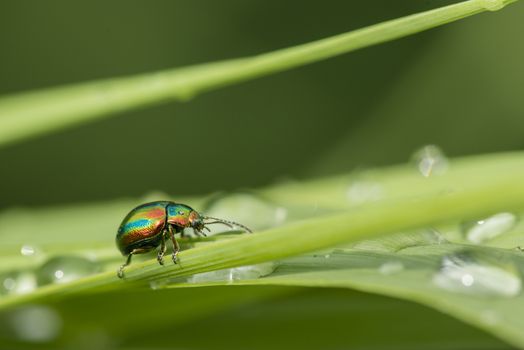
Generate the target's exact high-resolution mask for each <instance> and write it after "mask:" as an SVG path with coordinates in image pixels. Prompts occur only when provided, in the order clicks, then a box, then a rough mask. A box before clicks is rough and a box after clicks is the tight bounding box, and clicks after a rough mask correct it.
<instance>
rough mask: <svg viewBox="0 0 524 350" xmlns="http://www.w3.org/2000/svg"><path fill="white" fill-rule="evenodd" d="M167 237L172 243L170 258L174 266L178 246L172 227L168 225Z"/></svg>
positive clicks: (178, 249)
mask: <svg viewBox="0 0 524 350" xmlns="http://www.w3.org/2000/svg"><path fill="white" fill-rule="evenodd" d="M169 236H170V237H171V242H173V254H172V255H171V256H172V258H173V262H174V263H175V264H176V263H177V262H176V260H177V259H176V258H177V255H178V252H179V251H180V246H179V245H178V242H177V241H176V239H175V232H174V229H173V226H172V225H169Z"/></svg>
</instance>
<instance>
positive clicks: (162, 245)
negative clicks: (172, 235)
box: [156, 230, 167, 265]
mask: <svg viewBox="0 0 524 350" xmlns="http://www.w3.org/2000/svg"><path fill="white" fill-rule="evenodd" d="M166 234H167V231H166V230H164V231H162V242H161V243H160V250H159V251H158V254H157V256H156V260H158V263H159V264H160V265H164V254H166V248H167V247H166Z"/></svg>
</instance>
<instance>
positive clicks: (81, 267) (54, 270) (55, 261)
mask: <svg viewBox="0 0 524 350" xmlns="http://www.w3.org/2000/svg"><path fill="white" fill-rule="evenodd" d="M98 271H100V266H99V265H98V264H97V263H96V262H95V261H93V260H89V259H86V258H83V257H78V256H59V257H54V258H51V259H49V260H48V261H47V262H46V263H44V264H43V265H42V266H41V267H40V268H39V269H38V271H37V281H38V285H46V284H50V283H67V282H71V281H74V280H76V279H79V278H82V277H86V276H89V275H92V274H94V273H97V272H98Z"/></svg>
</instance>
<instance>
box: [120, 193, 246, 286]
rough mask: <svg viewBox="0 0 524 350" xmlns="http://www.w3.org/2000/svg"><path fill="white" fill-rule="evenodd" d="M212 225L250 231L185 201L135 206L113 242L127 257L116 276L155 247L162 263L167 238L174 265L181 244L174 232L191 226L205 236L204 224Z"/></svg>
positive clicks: (161, 263) (196, 232) (198, 234)
mask: <svg viewBox="0 0 524 350" xmlns="http://www.w3.org/2000/svg"><path fill="white" fill-rule="evenodd" d="M209 220H211V221H209ZM211 224H223V225H226V226H229V227H234V226H237V227H239V228H241V229H243V230H244V231H246V232H249V233H251V232H252V231H251V230H250V229H249V228H247V227H246V226H244V225H242V224H239V223H236V222H233V221H228V220H223V219H218V218H214V217H211V216H204V215H201V214H200V213H198V212H197V211H196V210H194V209H193V208H191V207H190V206H188V205H186V204H181V203H175V202H171V201H155V202H149V203H144V204H141V205H139V206H137V207H135V208H134V209H132V210H131V211H130V212H129V213H128V214H127V215H126V217H125V218H124V220H123V221H122V223H121V224H120V226H119V227H118V232H117V234H116V245H117V247H118V249H119V250H120V252H121V253H122V255H124V256H126V257H127V258H126V261H125V263H124V264H122V266H120V268H119V269H118V273H117V274H118V277H120V278H122V277H123V276H124V268H125V267H126V266H127V265H129V264H130V263H131V258H132V257H133V255H135V254H143V253H147V252H149V251H151V250H153V249H156V248H157V247H158V246H160V250H159V252H158V254H157V260H158V263H159V264H160V265H164V255H165V253H166V248H167V247H166V240H167V239H168V238H169V239H171V242H172V243H173V253H172V259H173V262H174V263H175V264H176V263H177V255H178V252H179V251H180V246H179V245H178V242H177V241H176V239H175V234H176V233H181V236H182V237H183V236H184V232H183V229H184V228H188V227H191V228H192V229H193V231H194V232H195V234H196V235H197V236H206V234H205V233H204V232H203V230H204V229H206V230H208V231H209V228H207V225H211Z"/></svg>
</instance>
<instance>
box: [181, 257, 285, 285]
mask: <svg viewBox="0 0 524 350" xmlns="http://www.w3.org/2000/svg"><path fill="white" fill-rule="evenodd" d="M276 267H277V264H276V263H274V262H267V263H262V264H256V265H247V266H240V267H235V268H232V269H224V270H217V271H210V272H204V273H198V274H196V275H193V276H191V277H189V278H188V282H191V283H206V282H223V281H227V282H230V283H232V282H234V281H240V280H251V279H257V278H260V277H263V276H267V275H270V274H271V273H273V271H275V269H276Z"/></svg>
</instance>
